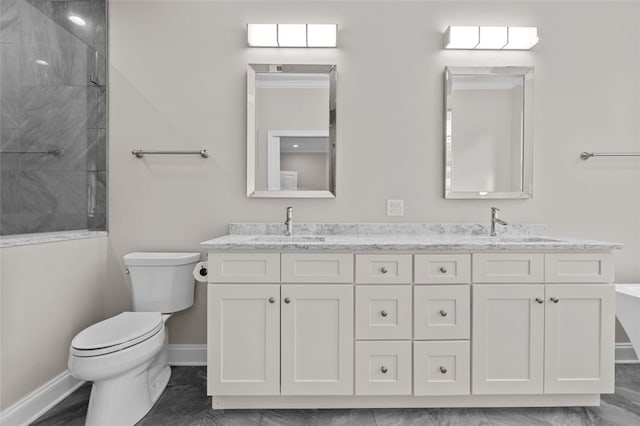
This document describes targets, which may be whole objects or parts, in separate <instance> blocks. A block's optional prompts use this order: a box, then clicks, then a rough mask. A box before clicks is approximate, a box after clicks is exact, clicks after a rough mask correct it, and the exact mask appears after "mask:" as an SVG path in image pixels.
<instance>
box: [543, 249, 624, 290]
mask: <svg viewBox="0 0 640 426" xmlns="http://www.w3.org/2000/svg"><path fill="white" fill-rule="evenodd" d="M544 263H545V273H544V274H545V277H544V278H545V282H548V283H611V282H613V281H614V265H613V255H612V254H611V253H560V254H546V255H545V258H544Z"/></svg>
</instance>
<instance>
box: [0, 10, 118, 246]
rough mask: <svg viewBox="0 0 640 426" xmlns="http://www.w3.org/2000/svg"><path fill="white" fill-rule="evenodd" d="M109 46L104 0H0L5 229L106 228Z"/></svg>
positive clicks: (0, 188)
mask: <svg viewBox="0 0 640 426" xmlns="http://www.w3.org/2000/svg"><path fill="white" fill-rule="evenodd" d="M70 15H77V16H80V17H82V18H83V19H84V20H85V21H86V25H85V26H78V25H75V24H73V23H71V21H69V19H68V16H70ZM105 52H106V4H105V2H104V1H88V0H86V1H51V0H42V1H41V0H29V1H25V0H3V2H2V6H1V9H0V55H1V56H0V83H1V87H0V102H1V108H0V112H1V116H0V149H1V151H2V152H3V153H2V154H0V173H1V181H0V195H1V200H0V209H1V213H2V214H1V217H0V234H2V235H8V234H22V233H32V232H49V231H63V230H72V229H105V227H106V90H107V89H106V72H105V66H106V61H105V57H106V54H105ZM56 149H57V150H60V154H59V155H52V154H36V153H16V152H15V151H43V150H44V151H46V150H56Z"/></svg>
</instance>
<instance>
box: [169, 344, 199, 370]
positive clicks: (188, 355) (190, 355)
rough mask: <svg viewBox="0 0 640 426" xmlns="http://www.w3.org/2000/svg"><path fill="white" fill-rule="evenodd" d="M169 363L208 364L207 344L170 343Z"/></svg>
mask: <svg viewBox="0 0 640 426" xmlns="http://www.w3.org/2000/svg"><path fill="white" fill-rule="evenodd" d="M169 365H176V366H192V365H207V345H169Z"/></svg>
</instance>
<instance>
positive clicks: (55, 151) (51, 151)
mask: <svg viewBox="0 0 640 426" xmlns="http://www.w3.org/2000/svg"><path fill="white" fill-rule="evenodd" d="M61 152H62V151H60V150H59V149H57V148H56V149H44V150H37V151H27V150H21V149H3V150H2V151H0V154H49V155H60V153H61Z"/></svg>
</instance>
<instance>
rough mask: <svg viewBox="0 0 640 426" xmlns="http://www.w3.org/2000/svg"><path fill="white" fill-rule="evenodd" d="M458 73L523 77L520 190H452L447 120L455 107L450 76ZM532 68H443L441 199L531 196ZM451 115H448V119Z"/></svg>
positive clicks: (451, 166) (449, 130) (450, 138)
mask: <svg viewBox="0 0 640 426" xmlns="http://www.w3.org/2000/svg"><path fill="white" fill-rule="evenodd" d="M457 75H465V76H472V75H479V76H522V78H523V83H524V84H523V91H524V93H523V105H522V107H523V125H522V127H523V129H522V135H521V137H522V141H521V143H522V157H521V159H520V165H521V167H520V169H521V173H522V187H521V191H513V192H487V193H486V194H484V195H481V194H480V193H479V191H454V190H452V189H451V173H452V172H451V170H452V168H453V162H454V159H453V158H452V154H451V147H452V144H453V143H455V142H454V141H453V139H452V138H453V135H452V134H451V125H449V124H448V121H449V120H451V119H452V111H453V108H454V105H453V99H452V95H453V93H452V77H454V76H457ZM533 83H534V68H533V67H509V66H507V67H445V71H444V198H446V199H529V198H533V108H534V105H533V93H534V84H533ZM449 117H451V118H449Z"/></svg>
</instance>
